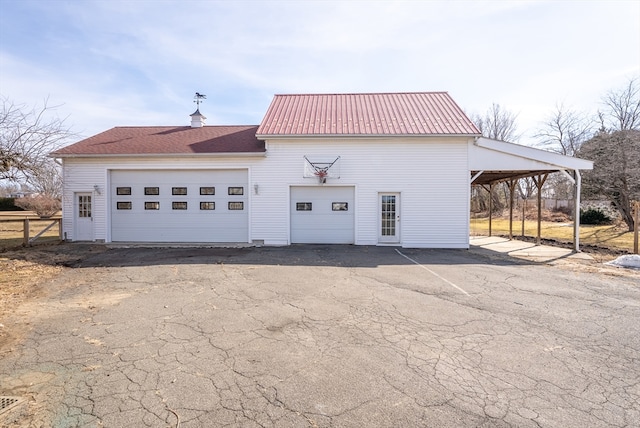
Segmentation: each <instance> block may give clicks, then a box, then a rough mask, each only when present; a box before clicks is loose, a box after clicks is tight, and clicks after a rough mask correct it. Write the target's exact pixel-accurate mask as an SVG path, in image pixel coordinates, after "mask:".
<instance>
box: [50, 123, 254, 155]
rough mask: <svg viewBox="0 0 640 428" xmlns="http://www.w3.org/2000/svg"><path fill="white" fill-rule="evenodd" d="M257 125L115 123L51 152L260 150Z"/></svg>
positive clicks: (121, 152) (232, 151)
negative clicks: (146, 124)
mask: <svg viewBox="0 0 640 428" xmlns="http://www.w3.org/2000/svg"><path fill="white" fill-rule="evenodd" d="M257 129H258V127H257V126H203V127H201V128H191V127H190V126H135V127H116V128H112V129H110V130H108V131H105V132H102V133H100V134H97V135H94V136H93V137H90V138H87V139H86V140H82V141H80V142H78V143H76V144H72V145H70V146H67V147H63V148H62V149H59V150H56V151H55V152H53V153H52V154H51V155H52V156H58V157H64V156H74V155H95V156H99V155H146V154H199V153H202V154H206V153H264V152H265V146H264V141H261V140H258V139H257V138H256V130H257Z"/></svg>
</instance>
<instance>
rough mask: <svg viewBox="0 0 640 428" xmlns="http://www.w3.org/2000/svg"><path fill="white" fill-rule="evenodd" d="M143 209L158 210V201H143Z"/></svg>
mask: <svg viewBox="0 0 640 428" xmlns="http://www.w3.org/2000/svg"><path fill="white" fill-rule="evenodd" d="M144 209H145V210H159V209H160V202H145V203H144Z"/></svg>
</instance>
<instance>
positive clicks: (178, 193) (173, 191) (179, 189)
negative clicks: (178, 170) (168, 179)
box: [171, 186, 187, 196]
mask: <svg viewBox="0 0 640 428" xmlns="http://www.w3.org/2000/svg"><path fill="white" fill-rule="evenodd" d="M183 190H184V193H181V192H182V191H183ZM171 195H173V196H186V195H187V188H186V187H184V186H180V187H172V188H171Z"/></svg>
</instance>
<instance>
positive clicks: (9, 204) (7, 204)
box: [0, 198, 24, 211]
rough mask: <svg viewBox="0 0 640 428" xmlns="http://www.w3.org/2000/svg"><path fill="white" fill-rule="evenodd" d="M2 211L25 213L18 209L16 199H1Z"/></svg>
mask: <svg viewBox="0 0 640 428" xmlns="http://www.w3.org/2000/svg"><path fill="white" fill-rule="evenodd" d="M0 211H24V209H23V208H20V207H17V206H16V204H15V199H14V198H0Z"/></svg>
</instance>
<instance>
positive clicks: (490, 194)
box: [489, 183, 493, 236]
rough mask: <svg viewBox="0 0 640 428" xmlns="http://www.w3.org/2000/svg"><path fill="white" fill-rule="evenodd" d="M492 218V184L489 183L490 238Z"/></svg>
mask: <svg viewBox="0 0 640 428" xmlns="http://www.w3.org/2000/svg"><path fill="white" fill-rule="evenodd" d="M492 217H493V183H489V236H491V219H492Z"/></svg>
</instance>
